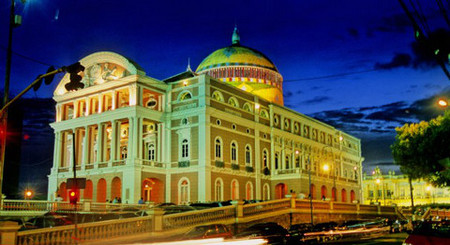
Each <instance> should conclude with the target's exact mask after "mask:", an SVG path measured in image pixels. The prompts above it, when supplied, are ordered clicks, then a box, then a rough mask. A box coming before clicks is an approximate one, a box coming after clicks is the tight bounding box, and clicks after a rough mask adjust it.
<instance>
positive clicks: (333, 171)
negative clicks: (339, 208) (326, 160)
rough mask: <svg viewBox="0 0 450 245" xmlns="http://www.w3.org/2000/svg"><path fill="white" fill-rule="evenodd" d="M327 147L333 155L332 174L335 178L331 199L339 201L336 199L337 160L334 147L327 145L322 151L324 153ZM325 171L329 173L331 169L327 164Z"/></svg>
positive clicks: (324, 167)
mask: <svg viewBox="0 0 450 245" xmlns="http://www.w3.org/2000/svg"><path fill="white" fill-rule="evenodd" d="M339 141H341V138H339ZM327 147H329V148H330V149H331V155H332V162H331V173H330V174H331V175H332V177H333V189H331V197H332V201H336V200H337V198H336V194H337V193H336V166H335V162H334V161H335V159H334V154H333V147H332V146H329V145H325V146H323V148H322V151H324V150H325V149H326V148H327ZM325 154H326V153H325ZM323 170H325V171H329V170H330V167H329V166H328V165H327V164H325V165H324V166H323Z"/></svg>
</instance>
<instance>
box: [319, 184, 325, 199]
mask: <svg viewBox="0 0 450 245" xmlns="http://www.w3.org/2000/svg"><path fill="white" fill-rule="evenodd" d="M320 197H321V198H322V199H325V198H327V187H326V186H324V185H322V188H320Z"/></svg>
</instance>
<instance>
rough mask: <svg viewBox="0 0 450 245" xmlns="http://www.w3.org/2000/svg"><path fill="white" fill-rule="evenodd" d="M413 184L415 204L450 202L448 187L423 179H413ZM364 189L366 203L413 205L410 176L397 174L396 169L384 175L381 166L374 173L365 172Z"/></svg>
mask: <svg viewBox="0 0 450 245" xmlns="http://www.w3.org/2000/svg"><path fill="white" fill-rule="evenodd" d="M412 186H413V198H414V205H424V204H433V203H450V191H449V189H448V188H445V187H444V188H438V187H433V186H432V185H430V184H428V183H427V182H425V181H423V180H413V181H412ZM363 190H364V202H365V203H366V204H370V203H374V202H379V203H381V204H382V205H392V204H396V205H398V206H411V192H410V185H409V181H408V178H407V176H405V175H396V174H395V172H394V171H389V173H388V174H386V175H383V174H382V173H381V171H380V169H379V168H375V170H374V171H373V172H372V175H366V174H365V173H364V175H363Z"/></svg>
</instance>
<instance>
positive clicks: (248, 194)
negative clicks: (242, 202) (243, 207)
mask: <svg viewBox="0 0 450 245" xmlns="http://www.w3.org/2000/svg"><path fill="white" fill-rule="evenodd" d="M245 199H246V200H253V184H252V182H250V181H249V182H247V184H246V185H245Z"/></svg>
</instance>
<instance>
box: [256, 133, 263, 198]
mask: <svg viewBox="0 0 450 245" xmlns="http://www.w3.org/2000/svg"><path fill="white" fill-rule="evenodd" d="M259 135H260V131H259V129H257V128H255V151H254V152H255V161H254V162H255V177H256V178H255V196H256V198H255V199H257V200H260V199H262V198H261V146H260V144H259V143H260V139H259Z"/></svg>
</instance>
